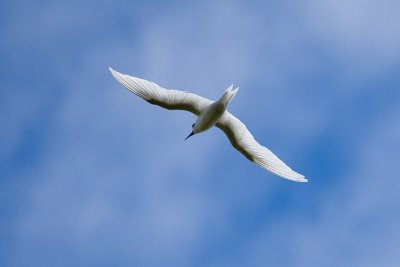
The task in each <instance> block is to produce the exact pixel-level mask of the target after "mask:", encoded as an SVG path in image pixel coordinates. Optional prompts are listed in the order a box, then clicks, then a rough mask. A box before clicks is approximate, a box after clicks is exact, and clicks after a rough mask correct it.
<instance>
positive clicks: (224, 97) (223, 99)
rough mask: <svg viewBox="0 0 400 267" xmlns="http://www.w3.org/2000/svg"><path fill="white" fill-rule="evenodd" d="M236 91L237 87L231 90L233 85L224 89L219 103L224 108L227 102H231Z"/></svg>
mask: <svg viewBox="0 0 400 267" xmlns="http://www.w3.org/2000/svg"><path fill="white" fill-rule="evenodd" d="M238 90H239V87H236V88H235V89H233V84H232V85H231V86H229V87H228V89H226V91H225V93H224V94H223V95H222V96H221V98H220V99H219V102H221V103H223V104H224V105H225V106H228V104H229V102H231V100H232V99H233V97H234V96H235V95H236V93H237V91H238Z"/></svg>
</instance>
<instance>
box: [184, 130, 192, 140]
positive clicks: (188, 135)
mask: <svg viewBox="0 0 400 267" xmlns="http://www.w3.org/2000/svg"><path fill="white" fill-rule="evenodd" d="M192 135H194V132H193V131H192V132H191V133H190V134H189V135H188V137H186V138H185V140H186V139H188V138H189V137H191V136H192Z"/></svg>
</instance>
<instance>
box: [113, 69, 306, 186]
mask: <svg viewBox="0 0 400 267" xmlns="http://www.w3.org/2000/svg"><path fill="white" fill-rule="evenodd" d="M109 69H110V72H111V74H112V75H113V76H114V78H115V79H116V80H117V81H118V82H120V83H121V84H122V85H123V86H124V87H126V88H127V89H128V90H129V91H131V92H132V93H134V94H135V95H138V96H140V97H141V98H143V99H144V100H146V101H147V102H149V103H151V104H154V105H158V106H161V107H163V108H166V109H180V110H187V111H190V112H192V113H194V114H195V115H197V116H198V118H197V120H196V122H195V123H194V124H193V126H192V128H193V129H192V132H191V133H190V134H189V136H188V137H186V139H187V138H189V137H190V136H192V135H195V134H197V133H200V132H203V131H205V130H208V129H209V128H211V127H212V126H214V125H215V126H217V127H218V128H220V129H221V130H222V131H223V132H224V133H225V134H226V135H227V136H228V139H229V141H230V142H231V144H232V145H233V146H234V147H235V148H236V149H237V150H238V151H239V152H240V153H242V154H243V155H244V156H245V157H246V158H248V159H249V160H251V161H253V162H254V163H256V164H258V165H259V166H261V167H262V168H264V169H266V170H268V171H270V172H272V173H274V174H276V175H278V176H281V177H283V178H286V179H289V180H292V181H295V182H307V179H305V178H304V175H301V174H299V173H297V172H295V171H293V170H292V169H291V168H290V167H289V166H287V165H286V164H285V163H284V162H283V161H281V160H280V159H279V158H278V157H277V156H275V154H274V153H272V152H271V151H270V150H269V149H268V148H266V147H264V146H262V145H260V144H259V143H258V142H257V141H256V140H255V139H254V137H253V135H252V134H251V133H250V131H249V130H248V129H247V127H246V126H245V125H244V124H243V123H242V122H241V121H240V120H239V119H238V118H236V117H235V116H233V115H232V114H231V113H229V112H228V111H227V110H226V108H227V106H228V104H229V102H230V101H231V100H232V99H233V97H234V96H235V95H236V93H237V91H238V89H239V88H235V89H233V85H231V86H230V87H229V88H228V89H227V90H226V91H225V93H224V94H223V95H222V97H221V98H220V99H219V100H218V101H211V100H209V99H207V98H205V97H202V96H198V95H196V94H192V93H188V92H183V91H179V90H168V89H164V88H162V87H161V86H159V85H157V84H155V83H153V82H150V81H146V80H143V79H139V78H136V77H132V76H129V75H124V74H122V73H119V72H117V71H115V70H113V69H112V68H109ZM186 139H185V140H186Z"/></svg>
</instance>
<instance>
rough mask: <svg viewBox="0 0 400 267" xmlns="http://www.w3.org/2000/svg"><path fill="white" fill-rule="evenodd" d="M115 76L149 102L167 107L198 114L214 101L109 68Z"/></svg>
mask: <svg viewBox="0 0 400 267" xmlns="http://www.w3.org/2000/svg"><path fill="white" fill-rule="evenodd" d="M109 70H110V72H111V74H112V75H113V76H114V78H115V79H116V80H117V81H118V82H120V83H121V84H122V85H123V86H124V87H126V88H127V89H128V90H129V91H131V92H132V93H134V94H135V95H137V96H140V97H141V98H143V99H144V100H146V101H147V102H149V103H151V104H154V105H158V106H161V107H163V108H166V109H181V110H187V111H190V112H192V113H194V114H196V115H200V113H201V112H202V111H203V110H204V109H206V108H207V107H208V106H209V105H210V104H211V103H212V101H211V100H209V99H207V98H205V97H202V96H198V95H196V94H192V93H188V92H183V91H179V90H169V89H165V88H162V87H161V86H159V85H158V84H155V83H153V82H149V81H146V80H143V79H139V78H136V77H132V76H129V75H125V74H122V73H119V72H117V71H115V70H113V69H112V68H109Z"/></svg>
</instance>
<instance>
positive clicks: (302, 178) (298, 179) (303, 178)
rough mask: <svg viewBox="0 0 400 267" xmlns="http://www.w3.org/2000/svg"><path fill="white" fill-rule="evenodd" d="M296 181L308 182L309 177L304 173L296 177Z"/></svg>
mask: <svg viewBox="0 0 400 267" xmlns="http://www.w3.org/2000/svg"><path fill="white" fill-rule="evenodd" d="M294 181H296V182H299V183H308V179H307V178H305V177H304V176H303V175H301V176H300V177H298V178H297V179H295V180H294Z"/></svg>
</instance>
